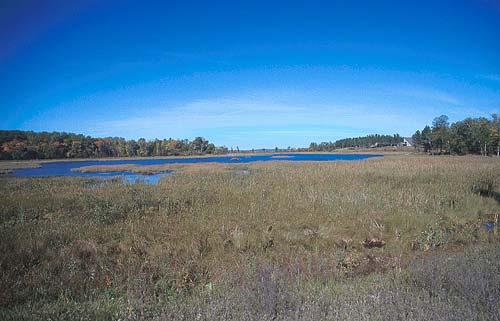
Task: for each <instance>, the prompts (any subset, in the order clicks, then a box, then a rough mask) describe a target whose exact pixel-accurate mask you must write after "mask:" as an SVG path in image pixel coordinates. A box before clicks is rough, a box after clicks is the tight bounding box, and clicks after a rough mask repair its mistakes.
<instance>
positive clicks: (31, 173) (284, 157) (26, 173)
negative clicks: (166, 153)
mask: <svg viewBox="0 0 500 321" xmlns="http://www.w3.org/2000/svg"><path fill="white" fill-rule="evenodd" d="M373 157H382V155H373V154H370V155H368V154H269V155H238V156H234V155H233V156H216V157H186V158H166V159H165V158H163V159H120V160H90V161H89V160H86V161H62V162H50V163H41V167H40V168H21V169H15V170H13V171H12V175H14V176H19V177H46V176H83V177H102V178H109V177H116V176H120V177H122V179H123V181H124V182H128V183H135V182H138V181H142V182H144V183H146V184H156V183H157V182H158V180H159V179H160V178H162V177H164V176H168V175H171V173H170V172H163V173H159V174H155V175H141V174H137V173H133V172H114V173H80V172H74V171H72V169H74V168H78V167H83V166H94V165H123V164H135V165H162V164H194V163H231V164H246V163H252V162H271V161H287V162H297V161H310V162H311V161H312V162H329V161H359V160H364V159H368V158H373ZM239 173H240V174H248V171H246V170H241V171H239Z"/></svg>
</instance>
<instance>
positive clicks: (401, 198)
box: [0, 156, 500, 320]
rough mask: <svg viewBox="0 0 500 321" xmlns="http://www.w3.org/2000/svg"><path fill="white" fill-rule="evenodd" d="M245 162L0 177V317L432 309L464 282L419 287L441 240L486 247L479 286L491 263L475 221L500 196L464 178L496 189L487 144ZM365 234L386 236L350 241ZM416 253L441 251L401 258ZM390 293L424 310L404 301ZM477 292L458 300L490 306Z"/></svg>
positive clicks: (487, 240) (494, 260)
mask: <svg viewBox="0 0 500 321" xmlns="http://www.w3.org/2000/svg"><path fill="white" fill-rule="evenodd" d="M245 168H246V169H248V170H249V174H248V175H237V174H235V173H234V171H231V170H220V168H212V167H211V166H200V167H197V169H196V170H193V171H180V172H178V173H176V174H174V175H172V176H169V177H165V178H163V179H161V180H160V182H159V184H158V185H156V186H149V185H146V184H132V185H131V184H123V183H122V182H121V181H120V180H118V179H115V180H110V181H109V182H108V183H106V184H94V185H95V187H93V188H89V186H90V185H92V184H93V183H97V182H99V181H98V180H94V179H89V178H83V177H52V178H14V177H2V178H1V184H0V185H1V187H0V188H1V195H0V233H1V243H0V253H1V256H0V269H1V271H2V273H1V279H0V286H1V288H2V289H4V290H3V291H1V293H0V316H4V317H2V318H1V319H6V320H7V319H23V318H24V319H48V318H51V319H54V320H73V319H74V320H80V319H93V320H109V319H118V318H121V319H154V318H157V319H161V317H162V316H163V318H164V319H184V320H192V319H193V318H194V317H196V318H198V319H200V318H201V319H206V320H209V319H254V320H257V319H263V320H264V319H302V320H306V319H345V318H348V319H357V320H364V319H368V316H369V315H370V313H371V314H372V315H373V313H375V314H374V315H375V316H377V315H378V317H373V318H372V319H377V318H378V319H380V320H383V319H384V318H385V317H387V316H388V315H387V313H390V311H392V312H391V313H396V314H395V315H397V316H400V317H401V316H404V313H410V314H409V315H410V316H412V315H413V316H419V317H418V318H417V317H415V318H416V319H427V318H426V317H427V316H432V315H433V314H432V313H434V314H435V315H437V316H442V318H441V319H443V320H445V319H446V318H445V316H446V315H447V313H451V312H449V311H450V309H453V308H461V306H460V304H462V303H463V302H464V301H460V300H462V299H461V296H463V297H464V298H465V297H467V295H469V294H467V293H465V292H464V293H462V292H460V291H459V290H456V287H457V286H459V285H453V286H451V288H452V290H450V291H451V292H450V291H448V290H446V291H444V290H443V291H444V292H443V291H441V292H439V291H438V292H439V293H438V294H437V296H434V294H433V295H429V293H428V292H429V289H431V290H432V288H434V287H437V285H433V284H431V283H429V282H430V281H426V280H425V274H426V273H427V272H425V273H424V272H422V273H420V272H419V271H426V270H425V269H429V268H431V267H432V266H435V267H436V269H438V270H439V268H440V264H441V263H439V262H444V261H445V260H446V258H447V257H448V254H447V251H459V250H460V249H461V248H464V247H476V246H486V248H487V249H488V251H489V252H488V253H489V254H477V255H479V256H480V257H481V260H483V261H484V260H489V261H488V262H489V264H490V265H491V269H493V270H491V269H479V267H478V271H479V273H480V275H478V276H477V277H478V278H481V280H483V281H481V282H483V283H480V284H482V285H481V286H482V287H483V285H484V284H486V283H487V282H489V281H488V280H489V278H490V277H492V275H493V274H494V273H495V271H497V270H494V269H495V268H496V269H498V264H499V260H498V253H497V251H496V250H495V246H494V245H487V244H498V243H497V242H498V238H497V236H495V235H493V233H487V232H485V231H484V230H483V228H482V223H483V220H484V216H485V215H486V214H489V213H497V212H499V208H500V207H499V204H498V203H497V202H496V200H495V199H494V198H492V197H486V196H485V195H481V193H479V192H478V186H479V188H489V189H490V192H498V191H499V187H500V161H499V160H498V159H494V158H482V157H423V156H386V157H385V158H381V159H370V160H368V161H361V162H331V163H330V162H325V163H317V162H316V163H315V162H311V163H305V162H304V163H296V162H272V163H254V164H246V165H245ZM89 184H90V185H89ZM372 238H374V239H379V240H383V241H384V242H385V246H383V247H381V248H371V249H369V248H366V247H364V246H363V245H362V243H363V241H365V240H367V239H372ZM484 244H486V245H484ZM485 251H486V250H485ZM469 252H470V253H473V251H472V252H471V251H469ZM469 252H468V253H469ZM490 252H491V253H490ZM422 253H424V254H426V256H430V257H432V256H433V255H434V254H432V253H440V254H439V255H438V257H439V258H441V259H436V260H437V261H432V260H424V261H422V262H420V263H418V264H419V265H418V266H419V268H418V269H420V270H418V269H417V270H412V269H411V268H410V269H408V268H407V266H408V265H409V264H410V263H411V264H410V266H413V265H414V264H413V262H415V260H416V257H418V256H419V255H420V254H422ZM429 253H431V254H429ZM481 253H483V252H481ZM460 255H462V256H460ZM474 255H476V254H474ZM489 255H491V259H489V258H488V257H489ZM469 256H471V257H472V256H473V254H470V255H469V254H467V255H464V254H459V256H457V257H459V258H460V260H465V262H469V261H468V260H471V259H470V258H469ZM439 260H441V261H439ZM478 260H479V259H478ZM483 261H481V262H483ZM436 262H437V263H436ZM464 264H465V263H464ZM462 266H465V265H462ZM446 269H447V268H446ZM399 271H402V272H399ZM439 271H440V270H439ZM380 272H385V274H379V273H380ZM452 272H453V273H455V274H456V275H458V276H460V277H461V278H466V277H470V275H468V274H467V275H465V274H464V275H462V274H460V273H459V271H458V270H453V271H452ZM419 273H420V274H419ZM436 273H438V272H436ZM439 273H441V272H439ZM443 273H448V272H443ZM450 273H451V272H450ZM412 278H416V279H412ZM440 280H441V279H440ZM442 280H445V278H444V277H443V278H442ZM436 282H438V281H436ZM439 282H441V281H439ZM443 282H444V281H443ZM446 282H448V283H449V281H446ZM446 282H445V283H446ZM378 283H380V286H379V287H378V285H377V284H378ZM448 283H446V284H448ZM443 284H444V283H443ZM488 284H489V285H484V286H485V287H486V289H489V288H488V287H490V286H491V284H490V283H488ZM464 286H465V285H464ZM466 286H467V287H470V286H473V285H472V284H466ZM453 289H455V290H453ZM492 289H493V290H492V291H498V289H497V288H496V287H494V286H493V288H492ZM401 291H402V292H401ZM453 291H455V292H453ZM456 291H459V292H456ZM467 291H475V290H471V289H469V290H467ZM478 291H479V290H478ZM481 291H483V290H481ZM401 293H402V294H401ZM454 293H459V294H460V293H461V294H460V295H459V296H458V299H457V300H455V299H453V300H452V299H451V298H452V297H454V296H453V295H454ZM474 293H475V292H474ZM477 293H479V294H478V295H483V293H484V292H477ZM494 293H496V292H494ZM255 295H256V297H255V299H251V298H253V297H254V296H255ZM370 295H372V296H373V295H374V296H375V298H376V299H373V298H372V297H370ZM448 295H450V296H448ZM317 296H319V298H320V299H319V300H316V298H317ZM429 296H430V297H431V299H428V297H429ZM391 300H393V301H394V300H395V301H394V302H393V301H391ZM405 300H407V301H408V302H410V305H409V306H410V307H414V308H415V309H423V310H422V311H416V310H410V311H408V310H405V309H407V308H404V304H406V303H408V302H406V301H405ZM426 300H428V301H426ZM429 300H430V301H429ZM454 300H455V301H454ZM464 300H465V299H464ZM481 300H482V299H481ZM485 300H486V299H485ZM490 301H491V300H490ZM490 301H488V302H490ZM493 301H494V300H493ZM493 301H491V302H493ZM405 302H406V303H405ZM429 302H430V303H429ZM488 302H486V301H481V302H477V304H476V303H475V304H476V305H475V306H473V307H467V311H465V310H464V311H462V310H460V311H462V312H463V313H465V314H464V315H463V316H464V317H465V316H468V315H472V314H471V313H483V314H482V315H484V316H488V315H489V313H493V312H495V311H496V312H498V311H497V310H495V308H491V306H490V305H489V304H490V303H488ZM428 303H429V304H430V305H427V304H428ZM412 304H413V305H412ZM231 307H237V309H234V312H231V311H230V308H231ZM426 307H427V309H431V310H432V311H430V310H425V308H426ZM303 308H307V309H308V310H307V311H302V309H303ZM387 309H388V310H387ZM391 309H392V310H391ZM394 309H396V310H394ZM386 310H387V311H389V312H384V311H386ZM424 310H425V311H424ZM193 311H198V313H199V314H200V317H198V316H197V315H194V314H193V313H195V312H193ZM462 312H460V313H462ZM35 313H39V314H35ZM349 313H351V314H349ZM401 313H403V314H401ZM411 313H413V314H411ZM419 313H420V314H419ZM33 315H35V317H33ZM450 315H452V316H456V317H453V318H449V319H460V317H459V316H460V315H458V314H450ZM497 315H498V314H497ZM30 316H31V317H30ZM252 316H254V317H252ZM349 316H351V317H349ZM401 318H403V319H405V318H404V317H401ZM401 318H400V319H401ZM388 319H397V318H395V317H393V318H385V320H388ZM436 319H439V318H436Z"/></svg>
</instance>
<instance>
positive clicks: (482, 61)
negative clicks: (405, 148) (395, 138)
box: [0, 0, 500, 148]
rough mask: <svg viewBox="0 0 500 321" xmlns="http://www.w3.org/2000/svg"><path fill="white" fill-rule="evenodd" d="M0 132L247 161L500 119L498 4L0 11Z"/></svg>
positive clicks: (81, 4) (7, 6) (22, 4)
mask: <svg viewBox="0 0 500 321" xmlns="http://www.w3.org/2000/svg"><path fill="white" fill-rule="evenodd" d="M0 109H1V110H0V111H1V114H2V117H1V118H0V128H1V129H24V130H35V131H42V130H45V131H71V132H77V133H83V134H87V135H91V136H121V137H126V138H134V139H137V138H140V137H145V138H147V139H152V138H156V137H157V138H169V137H172V138H193V137H195V136H204V137H205V138H207V139H209V140H210V141H213V142H215V143H216V144H218V145H226V146H228V147H230V146H233V147H236V146H239V147H240V148H261V147H268V148H272V147H274V146H279V147H288V146H296V147H300V146H308V145H309V143H310V142H312V141H317V142H320V141H334V140H336V139H339V138H344V137H350V136H360V135H365V134H370V133H381V134H393V133H400V134H401V135H405V136H406V135H411V134H413V132H414V131H415V130H416V129H421V128H422V127H423V126H425V125H426V124H429V123H431V122H432V119H433V118H434V117H436V116H439V115H441V114H446V115H448V116H449V117H450V120H451V121H456V120H460V119H463V118H465V117H481V116H486V117H487V116H489V115H490V114H491V113H499V112H500V2H499V1H496V0H470V1H460V0H454V1H383V0H378V1H347V0H345V1H282V2H280V1H246V2H239V1H234V0H233V1H198V2H197V1H126V0H125V1H97V0H94V1H92V0H88V1H63V0H60V1H51V0H46V1H34V0H22V1H14V0H3V1H0Z"/></svg>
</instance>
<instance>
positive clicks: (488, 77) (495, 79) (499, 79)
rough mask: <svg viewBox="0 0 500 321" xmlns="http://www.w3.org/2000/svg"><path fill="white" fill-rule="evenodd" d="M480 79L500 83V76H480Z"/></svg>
mask: <svg viewBox="0 0 500 321" xmlns="http://www.w3.org/2000/svg"><path fill="white" fill-rule="evenodd" d="M478 78H481V79H486V80H492V81H498V82H500V75H478Z"/></svg>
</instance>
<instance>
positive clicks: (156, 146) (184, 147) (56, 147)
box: [0, 130, 228, 160]
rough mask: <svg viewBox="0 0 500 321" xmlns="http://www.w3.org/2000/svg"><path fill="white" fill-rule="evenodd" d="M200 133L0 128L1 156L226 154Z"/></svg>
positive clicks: (10, 157)
mask: <svg viewBox="0 0 500 321" xmlns="http://www.w3.org/2000/svg"><path fill="white" fill-rule="evenodd" d="M227 152H228V150H227V148H226V147H217V146H215V145H214V144H212V143H210V142H208V141H207V140H206V139H204V138H203V137H196V138H195V139H193V140H192V141H189V140H187V139H183V140H179V139H171V138H169V139H162V140H160V139H155V140H145V139H144V138H140V139H139V140H137V141H136V140H133V139H132V140H126V139H124V138H120V137H107V138H93V137H90V136H85V135H81V134H73V133H61V132H52V133H48V132H32V131H20V130H0V159H11V160H20V159H52V158H96V157H137V156H139V157H145V156H177V155H204V154H225V153H227Z"/></svg>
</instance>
